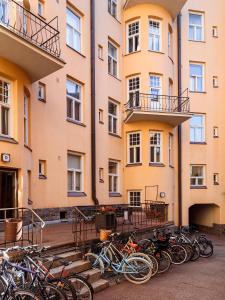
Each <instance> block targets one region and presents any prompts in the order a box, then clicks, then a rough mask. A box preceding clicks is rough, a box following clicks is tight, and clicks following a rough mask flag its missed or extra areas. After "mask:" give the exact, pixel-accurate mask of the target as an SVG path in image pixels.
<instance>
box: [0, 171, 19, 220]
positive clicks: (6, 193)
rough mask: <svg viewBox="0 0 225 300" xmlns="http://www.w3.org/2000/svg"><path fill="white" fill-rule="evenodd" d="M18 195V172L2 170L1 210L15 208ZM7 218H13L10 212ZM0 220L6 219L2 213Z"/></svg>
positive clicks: (0, 176)
mask: <svg viewBox="0 0 225 300" xmlns="http://www.w3.org/2000/svg"><path fill="white" fill-rule="evenodd" d="M16 194H17V193H16V171H11V170H1V169H0V208H10V207H15V206H16ZM6 216H7V218H9V217H12V212H8V213H7V215H6ZM0 218H4V213H3V212H1V211H0Z"/></svg>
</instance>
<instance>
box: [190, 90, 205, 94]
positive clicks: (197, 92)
mask: <svg viewBox="0 0 225 300" xmlns="http://www.w3.org/2000/svg"><path fill="white" fill-rule="evenodd" d="M189 93H192V94H194V93H195V94H207V92H206V91H202V92H200V91H190V90H189Z"/></svg>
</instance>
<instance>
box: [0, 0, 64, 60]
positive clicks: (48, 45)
mask: <svg viewBox="0 0 225 300" xmlns="http://www.w3.org/2000/svg"><path fill="white" fill-rule="evenodd" d="M53 23H54V24H55V27H53V26H52V24H53ZM50 24H51V25H50ZM0 25H1V26H4V27H5V28H7V29H8V30H10V31H12V32H13V33H15V34H16V35H18V36H20V37H21V38H23V39H25V40H27V41H29V42H30V43H32V44H34V45H36V46H38V47H39V48H41V49H43V50H45V51H47V52H48V53H50V54H52V55H54V56H56V57H60V53H61V51H60V42H59V31H58V17H55V18H54V19H52V20H51V21H50V22H48V23H46V22H45V21H43V20H42V19H41V18H39V17H38V16H36V15H34V14H33V13H31V12H30V11H29V10H27V9H25V8H24V7H23V6H21V5H20V4H18V3H17V2H16V1H14V0H0Z"/></svg>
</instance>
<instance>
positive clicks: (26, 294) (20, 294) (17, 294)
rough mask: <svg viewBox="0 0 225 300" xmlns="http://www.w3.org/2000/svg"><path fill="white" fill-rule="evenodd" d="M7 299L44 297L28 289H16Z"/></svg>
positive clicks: (22, 299)
mask: <svg viewBox="0 0 225 300" xmlns="http://www.w3.org/2000/svg"><path fill="white" fill-rule="evenodd" d="M7 300H44V299H43V298H42V297H40V296H38V295H36V294H35V293H32V292H31V291H28V290H16V291H13V292H12V293H11V294H10V295H9V296H8V297H7Z"/></svg>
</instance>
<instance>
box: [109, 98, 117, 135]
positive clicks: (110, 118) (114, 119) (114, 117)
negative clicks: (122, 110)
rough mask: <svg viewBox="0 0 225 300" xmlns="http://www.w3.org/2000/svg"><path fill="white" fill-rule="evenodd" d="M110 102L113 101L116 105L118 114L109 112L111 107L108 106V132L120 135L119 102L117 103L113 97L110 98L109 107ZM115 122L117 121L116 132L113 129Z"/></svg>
mask: <svg viewBox="0 0 225 300" xmlns="http://www.w3.org/2000/svg"><path fill="white" fill-rule="evenodd" d="M109 103H112V104H113V105H115V106H116V115H114V114H112V113H110V112H109V108H108V132H109V133H112V134H116V135H118V131H119V118H118V112H119V104H118V103H116V102H115V101H113V100H112V99H109V101H108V107H109ZM114 122H116V132H114V131H113V129H114V126H113V124H114ZM109 124H111V131H110V126H109Z"/></svg>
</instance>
